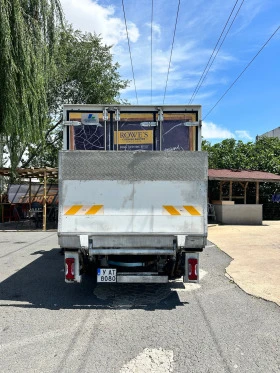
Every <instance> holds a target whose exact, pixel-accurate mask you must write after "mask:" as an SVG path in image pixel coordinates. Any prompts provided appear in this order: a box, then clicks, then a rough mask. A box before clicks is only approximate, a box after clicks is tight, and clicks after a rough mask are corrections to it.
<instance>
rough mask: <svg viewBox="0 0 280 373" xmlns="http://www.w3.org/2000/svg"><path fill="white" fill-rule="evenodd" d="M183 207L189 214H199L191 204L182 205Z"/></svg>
mask: <svg viewBox="0 0 280 373" xmlns="http://www.w3.org/2000/svg"><path fill="white" fill-rule="evenodd" d="M184 209H186V210H187V211H188V212H189V213H190V214H191V215H201V214H200V212H198V211H197V209H195V208H194V207H193V206H184Z"/></svg>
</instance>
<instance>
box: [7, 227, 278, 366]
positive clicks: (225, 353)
mask: <svg viewBox="0 0 280 373" xmlns="http://www.w3.org/2000/svg"><path fill="white" fill-rule="evenodd" d="M230 260H231V259H230V258H229V257H228V256H227V255H226V254H225V253H223V252H222V251H220V250H219V249H217V248H216V247H215V246H214V245H212V244H211V243H209V245H208V247H207V248H206V250H205V251H204V253H203V254H202V255H201V274H202V279H201V282H200V285H196V284H192V285H187V286H186V287H184V285H183V284H182V283H180V282H174V283H170V284H168V285H166V284H165V285H128V284H123V285H121V284H119V285H113V286H112V285H95V284H94V283H93V281H92V279H91V278H87V279H86V280H85V282H83V283H82V284H81V285H78V284H75V285H68V284H65V283H64V273H63V268H64V267H63V265H64V264H63V256H62V255H60V253H59V248H58V245H57V237H56V233H55V232H2V233H1V235H0V268H1V270H0V280H1V284H0V367H1V368H0V369H1V372H2V373H5V372H13V373H16V372H59V373H61V372H67V373H68V372H90V373H92V372H93V373H95V372H98V373H109V372H116V373H136V372H137V373H148V372H156V373H167V372H178V373H181V372H182V373H186V372H188V373H191V372H195V373H200V372H205V373H206V372H215V373H220V372H242V373H243V372H250V373H254V372H266V373H268V372H279V371H280V355H279V351H280V341H279V339H280V317H279V315H280V309H279V307H278V306H277V305H276V304H274V303H271V302H267V301H264V300H262V299H257V298H254V297H252V296H250V295H248V294H246V293H245V292H243V291H242V290H241V289H240V288H239V287H238V286H237V285H235V284H234V283H233V282H231V281H230V280H229V279H227V278H226V277H225V275H224V273H225V268H226V267H227V266H228V265H229V263H230Z"/></svg>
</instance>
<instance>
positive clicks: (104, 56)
mask: <svg viewBox="0 0 280 373" xmlns="http://www.w3.org/2000/svg"><path fill="white" fill-rule="evenodd" d="M0 43H1V51H0V79H1V90H0V136H1V138H2V140H3V143H4V144H5V149H6V151H7V152H8V154H9V158H10V164H11V168H12V170H15V168H16V167H18V166H19V165H22V166H24V167H27V166H45V165H49V166H56V165H57V152H58V149H59V148H61V142H62V141H61V131H60V130H59V125H60V124H61V122H62V106H63V104H65V103H69V104H78V103H79V104H83V103H101V104H102V103H104V104H107V103H114V102H117V101H118V99H119V93H120V90H121V89H123V88H125V87H126V86H127V84H128V81H126V80H122V79H121V77H120V75H119V72H118V68H119V65H118V64H117V63H114V62H113V56H112V54H111V47H110V46H106V45H104V44H103V43H102V39H101V37H99V36H97V35H93V34H90V33H85V34H84V33H82V32H81V31H75V30H73V28H72V27H71V26H68V25H65V23H63V16H62V13H61V8H60V5H59V1H58V0H13V1H12V0H0ZM0 150H1V149H0Z"/></svg>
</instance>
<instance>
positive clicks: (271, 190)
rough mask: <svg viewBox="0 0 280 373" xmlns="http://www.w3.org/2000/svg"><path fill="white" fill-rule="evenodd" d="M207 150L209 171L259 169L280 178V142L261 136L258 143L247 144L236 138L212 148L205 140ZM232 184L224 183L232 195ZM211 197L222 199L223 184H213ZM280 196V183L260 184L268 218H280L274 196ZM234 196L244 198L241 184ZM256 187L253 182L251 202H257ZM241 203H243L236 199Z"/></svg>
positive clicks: (215, 182) (248, 197) (236, 188)
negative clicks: (213, 169)
mask: <svg viewBox="0 0 280 373" xmlns="http://www.w3.org/2000/svg"><path fill="white" fill-rule="evenodd" d="M202 148H203V150H205V151H207V152H208V155H209V157H208V159H209V168H215V169H232V170H256V171H265V172H271V173H273V174H278V175H280V139H279V138H275V137H273V138H269V137H260V138H259V139H258V140H257V141H256V142H255V143H252V142H249V143H243V142H242V141H236V140H234V139H227V140H224V141H222V142H220V143H217V144H214V145H211V144H210V143H209V142H207V141H205V140H204V141H203V146H202ZM228 188H229V185H228V184H224V186H223V190H224V193H225V194H226V195H228V194H229V189H228ZM208 190H209V197H210V199H212V200H216V199H219V198H220V189H219V183H218V182H217V181H209V186H208ZM275 193H277V194H280V185H279V183H265V182H264V183H261V184H260V203H261V204H263V217H264V219H279V218H280V209H279V204H275V203H273V202H272V195H273V194H275ZM233 195H240V196H242V195H244V190H243V188H241V186H240V184H238V183H234V184H233ZM255 201H256V185H255V183H249V184H248V189H247V203H255ZM235 202H236V203H240V202H241V200H236V201H235Z"/></svg>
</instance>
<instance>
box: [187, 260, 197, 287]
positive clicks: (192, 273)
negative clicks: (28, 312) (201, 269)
mask: <svg viewBox="0 0 280 373" xmlns="http://www.w3.org/2000/svg"><path fill="white" fill-rule="evenodd" d="M197 263H198V261H197V259H196V258H189V259H188V264H189V276H188V277H189V280H190V281H197V277H198V276H197V275H198V273H197Z"/></svg>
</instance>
